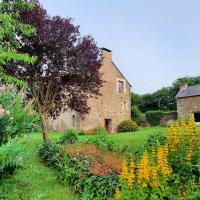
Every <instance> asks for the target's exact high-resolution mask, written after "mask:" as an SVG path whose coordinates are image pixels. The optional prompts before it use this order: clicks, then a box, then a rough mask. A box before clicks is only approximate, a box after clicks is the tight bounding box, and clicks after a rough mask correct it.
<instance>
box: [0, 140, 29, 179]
mask: <svg viewBox="0 0 200 200" xmlns="http://www.w3.org/2000/svg"><path fill="white" fill-rule="evenodd" d="M24 156H25V153H24V150H23V147H22V144H19V143H18V142H17V141H16V140H11V141H10V142H8V143H7V144H3V145H2V146H1V147H0V178H2V177H5V176H8V175H12V174H13V172H14V171H15V170H16V169H17V168H19V167H21V166H22V164H23V160H24Z"/></svg>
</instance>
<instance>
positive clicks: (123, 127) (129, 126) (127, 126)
mask: <svg viewBox="0 0 200 200" xmlns="http://www.w3.org/2000/svg"><path fill="white" fill-rule="evenodd" d="M137 128H138V126H137V124H136V123H135V122H134V121H132V120H124V121H123V122H121V123H120V124H119V126H118V132H133V131H136V130H137Z"/></svg>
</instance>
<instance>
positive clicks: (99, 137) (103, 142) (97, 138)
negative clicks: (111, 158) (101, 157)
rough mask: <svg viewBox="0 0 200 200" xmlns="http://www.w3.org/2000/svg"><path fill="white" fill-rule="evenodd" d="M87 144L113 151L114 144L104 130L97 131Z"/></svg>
mask: <svg viewBox="0 0 200 200" xmlns="http://www.w3.org/2000/svg"><path fill="white" fill-rule="evenodd" d="M86 143H91V144H96V145H97V146H98V147H99V148H100V149H103V150H110V151H112V150H113V148H114V145H115V144H114V142H113V141H112V139H110V138H109V137H108V133H107V131H106V130H104V129H97V131H96V134H95V135H94V136H93V137H92V138H90V139H89V140H88V141H87V142H86Z"/></svg>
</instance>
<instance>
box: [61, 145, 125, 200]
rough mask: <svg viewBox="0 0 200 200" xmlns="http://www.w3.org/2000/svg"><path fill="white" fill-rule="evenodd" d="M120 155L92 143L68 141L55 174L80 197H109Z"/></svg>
mask: <svg viewBox="0 0 200 200" xmlns="http://www.w3.org/2000/svg"><path fill="white" fill-rule="evenodd" d="M122 161H123V159H122V157H121V156H120V155H119V154H117V153H114V152H109V151H103V150H100V149H99V148H98V147H97V146H96V145H94V144H85V145H80V144H71V145H66V146H65V147H64V149H63V156H62V159H60V162H59V177H60V179H61V180H62V181H63V182H64V183H65V184H66V183H67V184H68V185H71V186H73V189H74V191H75V192H77V193H78V194H80V195H81V196H80V197H81V199H87V200H90V199H91V200H92V199H111V198H112V197H113V195H114V192H115V187H116V185H117V183H118V176H117V175H119V174H120V172H121V164H122Z"/></svg>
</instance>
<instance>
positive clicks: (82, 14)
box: [40, 0, 200, 94]
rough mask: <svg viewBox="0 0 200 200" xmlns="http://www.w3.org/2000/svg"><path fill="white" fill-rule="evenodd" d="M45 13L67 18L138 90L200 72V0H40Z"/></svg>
mask: <svg viewBox="0 0 200 200" xmlns="http://www.w3.org/2000/svg"><path fill="white" fill-rule="evenodd" d="M40 2H41V3H42V4H43V6H44V8H46V9H47V10H48V13H49V14H50V15H51V16H53V15H60V16H62V17H66V18H68V17H71V18H73V19H74V23H75V25H80V31H81V33H82V34H83V35H84V34H91V35H92V36H93V37H94V38H95V40H96V42H97V44H98V46H99V47H106V48H108V49H111V50H112V51H113V61H114V62H115V63H116V64H117V65H118V67H119V68H120V70H121V71H122V72H123V73H124V75H125V76H126V77H127V79H128V80H129V82H130V83H131V84H132V86H133V88H132V90H133V91H134V92H137V93H139V94H144V93H150V92H153V91H156V90H157V89H160V88H161V87H163V86H169V85H171V83H172V82H173V81H174V80H175V79H176V78H179V77H182V76H186V75H187V76H197V75H200V0H40Z"/></svg>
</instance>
